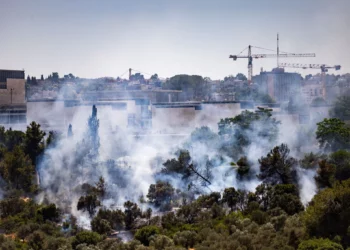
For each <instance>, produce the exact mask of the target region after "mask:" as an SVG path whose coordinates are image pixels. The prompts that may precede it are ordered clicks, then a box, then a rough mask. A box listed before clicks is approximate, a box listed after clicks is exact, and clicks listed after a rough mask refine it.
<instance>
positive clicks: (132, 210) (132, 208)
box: [124, 201, 142, 229]
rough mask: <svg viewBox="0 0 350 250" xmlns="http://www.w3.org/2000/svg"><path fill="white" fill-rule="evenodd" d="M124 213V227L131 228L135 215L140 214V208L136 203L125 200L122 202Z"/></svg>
mask: <svg viewBox="0 0 350 250" xmlns="http://www.w3.org/2000/svg"><path fill="white" fill-rule="evenodd" d="M124 208H125V211H124V214H125V228H126V229H131V228H132V227H133V224H134V221H135V219H136V218H137V217H139V216H141V214H142V213H141V209H140V208H139V207H138V206H137V204H136V203H133V202H131V201H127V202H125V203H124Z"/></svg>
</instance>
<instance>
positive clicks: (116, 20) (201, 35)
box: [0, 0, 350, 79]
mask: <svg viewBox="0 0 350 250" xmlns="http://www.w3.org/2000/svg"><path fill="white" fill-rule="evenodd" d="M349 7H350V2H349V1H346V0H337V1H335V2H334V3H330V2H329V1H323V0H321V1H317V4H315V2H314V1H293V2H283V1H276V0H268V1H264V2H262V1H252V2H250V3H243V2H242V1H216V2H214V1H190V2H185V1H177V2H170V1H169V2H165V1H148V2H143V1H133V2H132V3H128V2H124V1H99V2H97V1H81V0H76V1H60V2H53V1H51V2H47V1H42V0H34V1H23V0H15V1H8V0H4V1H1V2H0V29H1V30H2V33H3V36H2V46H1V47H0V55H2V56H1V57H2V59H3V60H0V68H5V69H24V70H25V71H26V75H28V74H29V75H31V76H36V77H39V76H40V75H41V74H44V75H45V76H47V75H48V74H51V73H52V72H59V73H60V75H61V76H62V75H63V74H68V73H73V74H74V75H77V76H79V77H83V78H97V77H103V76H110V77H118V76H120V75H122V74H123V73H124V72H125V71H126V70H127V69H128V68H134V69H137V70H140V71H142V72H145V73H149V74H154V73H157V74H158V75H159V76H160V77H171V76H173V75H176V74H190V75H192V74H196V75H202V76H205V77H210V78H212V79H222V78H224V77H225V76H227V75H235V74H237V73H244V74H247V60H246V59H239V60H237V61H235V62H234V61H232V60H230V59H229V58H228V56H229V55H230V54H238V53H239V52H240V51H242V50H243V49H244V48H245V47H247V46H248V45H249V44H251V45H255V46H259V47H264V48H269V49H275V48H276V34H277V32H278V33H279V34H280V49H281V51H287V52H293V53H316V57H315V58H286V59H281V62H290V63H305V64H308V63H320V64H323V63H325V64H329V65H335V64H340V65H341V66H342V69H341V70H340V71H332V70H330V72H329V73H330V74H333V73H334V74H343V73H347V72H350V63H349V62H347V57H346V55H347V54H350V49H349V48H348V47H347V46H346V45H348V44H349V42H350V35H349V34H348V32H346V28H347V25H348V24H350V17H349V16H348V15H347V13H346V11H347V10H348V9H349ZM276 20H277V21H276ZM253 53H273V52H268V51H263V50H254V51H253ZM261 67H263V68H264V70H271V69H272V68H273V67H276V60H275V59H259V60H254V68H253V74H254V75H255V74H257V73H259V72H260V69H261ZM287 71H289V72H300V73H301V74H302V75H305V74H308V73H312V74H317V73H319V71H317V70H298V69H288V70H287ZM146 77H148V75H146Z"/></svg>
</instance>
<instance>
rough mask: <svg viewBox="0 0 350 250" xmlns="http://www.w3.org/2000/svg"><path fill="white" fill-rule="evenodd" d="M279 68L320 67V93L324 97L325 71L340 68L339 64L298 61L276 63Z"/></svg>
mask: <svg viewBox="0 0 350 250" xmlns="http://www.w3.org/2000/svg"><path fill="white" fill-rule="evenodd" d="M278 66H279V67H281V68H299V69H320V70H321V83H322V95H323V98H324V99H326V73H327V72H328V69H335V70H340V68H341V66H340V65H334V66H329V65H326V64H300V63H280V64H279V65H278Z"/></svg>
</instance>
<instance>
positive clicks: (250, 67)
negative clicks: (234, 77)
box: [229, 34, 316, 84]
mask: <svg viewBox="0 0 350 250" xmlns="http://www.w3.org/2000/svg"><path fill="white" fill-rule="evenodd" d="M252 48H258V49H265V48H261V47H256V46H251V45H249V46H248V47H247V48H245V49H244V50H243V51H245V50H246V49H248V55H241V53H242V52H243V51H242V52H241V53H239V54H238V55H230V56H229V58H232V59H233V60H234V61H236V60H237V59H238V58H248V82H249V84H251V82H252V76H253V58H254V59H259V58H277V66H278V64H279V58H280V57H315V56H316V55H315V53H298V54H297V53H286V52H282V54H281V53H280V51H279V36H278V34H277V54H252ZM265 50H270V49H265ZM270 51H273V50H270Z"/></svg>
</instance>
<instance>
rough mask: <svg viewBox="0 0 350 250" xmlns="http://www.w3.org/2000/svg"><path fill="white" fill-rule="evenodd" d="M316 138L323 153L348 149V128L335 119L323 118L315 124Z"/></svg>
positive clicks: (349, 135) (349, 145)
mask: <svg viewBox="0 0 350 250" xmlns="http://www.w3.org/2000/svg"><path fill="white" fill-rule="evenodd" d="M316 138H317V140H318V142H319V144H320V148H321V149H324V150H325V151H333V152H334V151H337V150H339V149H350V128H349V127H347V126H346V124H345V123H344V122H343V121H341V120H339V119H337V118H330V119H327V118H325V119H324V120H323V121H322V122H319V123H317V131H316Z"/></svg>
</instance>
